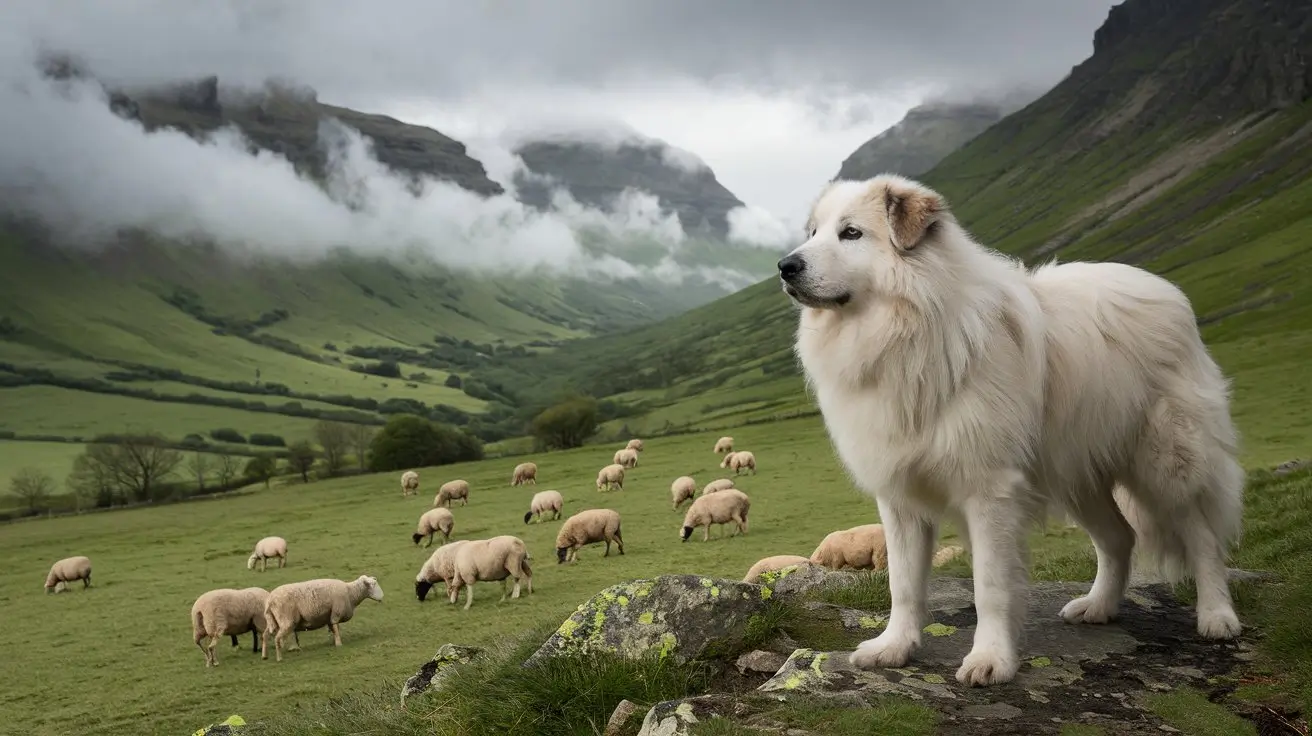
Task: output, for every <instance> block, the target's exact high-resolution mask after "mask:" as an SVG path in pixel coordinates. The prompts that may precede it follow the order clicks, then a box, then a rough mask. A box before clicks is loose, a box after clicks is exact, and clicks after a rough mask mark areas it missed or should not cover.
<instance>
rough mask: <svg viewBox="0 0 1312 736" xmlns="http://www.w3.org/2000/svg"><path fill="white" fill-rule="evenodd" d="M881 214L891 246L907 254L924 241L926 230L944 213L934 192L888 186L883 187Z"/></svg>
mask: <svg viewBox="0 0 1312 736" xmlns="http://www.w3.org/2000/svg"><path fill="white" fill-rule="evenodd" d="M883 200H884V213H885V214H886V215H887V216H888V233H889V237H890V238H891V239H892V240H893V245H894V246H896V247H897V248H899V249H901V250H911V249H912V248H915V247H916V246H917V245H919V244H920V242H921V241H922V240H924V239H925V235H926V234H927V233H928V232H929V228H930V227H931V226H933V225H934V223H935V222H937V221H938V219H939V218H940V217H941V216H942V215H943V214H944V213H945V212H946V211H947V205H946V204H945V203H944V201H943V198H942V197H941V196H939V194H938V193H937V192H934V191H933V190H931V189H928V188H926V187H923V186H920V185H918V184H916V183H915V182H909V181H908V182H897V181H895V182H889V183H887V184H885V185H884V187H883Z"/></svg>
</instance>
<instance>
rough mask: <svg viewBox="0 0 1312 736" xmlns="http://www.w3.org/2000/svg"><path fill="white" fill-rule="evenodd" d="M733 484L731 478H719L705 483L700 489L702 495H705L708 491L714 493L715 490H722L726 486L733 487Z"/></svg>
mask: <svg viewBox="0 0 1312 736" xmlns="http://www.w3.org/2000/svg"><path fill="white" fill-rule="evenodd" d="M733 485H734V484H733V478H720V479H718V480H713V481H711V482H710V483H707V484H706V487H705V488H703V489H702V495H703V496H705V495H706V494H708V493H715V492H716V491H723V490H724V489H726V488H733Z"/></svg>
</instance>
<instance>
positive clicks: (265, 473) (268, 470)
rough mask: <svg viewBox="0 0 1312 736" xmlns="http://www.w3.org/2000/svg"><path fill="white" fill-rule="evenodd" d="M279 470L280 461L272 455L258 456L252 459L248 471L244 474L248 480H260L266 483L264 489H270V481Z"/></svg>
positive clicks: (247, 466) (247, 465)
mask: <svg viewBox="0 0 1312 736" xmlns="http://www.w3.org/2000/svg"><path fill="white" fill-rule="evenodd" d="M277 469H278V461H277V460H274V459H273V457H272V456H270V455H258V456H256V457H253V458H251V459H250V460H249V461H247V463H246V469H245V470H244V471H243V472H242V474H243V475H245V476H246V478H247V479H248V480H258V481H263V482H264V487H265V488H268V487H269V479H270V478H272V477H273V474H274V472H275V471H277Z"/></svg>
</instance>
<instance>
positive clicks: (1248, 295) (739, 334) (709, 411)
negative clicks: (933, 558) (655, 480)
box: [537, 0, 1312, 461]
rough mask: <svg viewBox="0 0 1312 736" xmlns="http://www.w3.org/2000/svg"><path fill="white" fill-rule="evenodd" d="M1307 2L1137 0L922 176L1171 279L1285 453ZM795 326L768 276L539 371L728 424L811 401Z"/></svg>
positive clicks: (1309, 223) (1289, 442)
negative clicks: (1019, 103)
mask: <svg viewBox="0 0 1312 736" xmlns="http://www.w3.org/2000/svg"><path fill="white" fill-rule="evenodd" d="M1307 9H1308V6H1307V4H1306V3H1290V4H1282V3H1271V2H1266V1H1265V0H1127V2H1124V3H1122V4H1121V5H1118V6H1116V7H1115V8H1113V9H1112V11H1111V12H1110V13H1109V15H1108V18H1107V20H1106V22H1105V23H1104V24H1103V26H1102V27H1101V28H1100V29H1099V30H1098V31H1097V34H1096V35H1095V37H1094V52H1093V55H1092V56H1090V57H1089V58H1088V59H1087V60H1085V61H1084V62H1083V63H1081V64H1079V65H1078V66H1076V67H1075V68H1074V69H1072V71H1071V73H1070V74H1069V75H1068V76H1067V77H1066V78H1065V79H1064V80H1062V81H1061V82H1060V83H1059V84H1057V85H1056V86H1055V87H1054V88H1053V89H1052V90H1050V91H1049V92H1048V93H1047V94H1045V95H1043V96H1042V97H1041V98H1039V99H1038V100H1036V101H1034V102H1033V103H1031V104H1029V105H1027V106H1026V107H1025V108H1024V109H1022V110H1019V111H1017V112H1015V113H1013V114H1011V115H1009V116H1007V117H1005V118H1004V119H1002V120H1001V121H999V122H998V123H996V124H994V125H993V126H992V127H990V128H989V129H987V130H986V131H984V132H983V133H982V134H980V135H978V136H976V137H975V138H974V139H973V140H971V141H970V142H969V143H967V144H966V145H965V146H963V147H962V148H961V149H959V150H957V151H955V152H953V153H951V154H950V155H948V156H947V157H946V158H945V159H944V160H943V161H941V162H940V163H939V164H938V165H937V166H935V167H934V168H933V169H932V170H930V171H928V172H926V173H925V174H923V175H922V176H921V177H919V178H921V179H923V180H924V181H926V182H927V183H929V184H930V185H932V186H934V187H936V188H937V189H939V190H940V191H941V192H943V193H944V194H945V196H946V197H947V198H948V201H949V203H950V205H951V206H952V207H953V209H954V211H955V213H956V215H957V217H958V218H959V220H960V221H961V222H962V223H963V224H964V225H965V226H966V227H967V228H968V229H969V230H970V231H971V232H972V233H973V234H974V235H975V237H976V238H978V239H979V240H980V241H981V242H983V243H985V244H988V245H990V246H993V247H996V248H999V249H1001V250H1003V251H1006V252H1009V253H1013V254H1016V255H1019V256H1022V257H1025V258H1027V259H1030V260H1047V259H1050V258H1053V257H1057V258H1060V259H1061V260H1074V259H1093V260H1116V261H1123V262H1127V263H1133V264H1136V265H1140V266H1143V267H1145V268H1148V269H1150V270H1152V271H1154V272H1156V273H1159V274H1162V275H1164V276H1165V277H1167V278H1169V279H1171V280H1172V281H1173V282H1174V283H1176V284H1178V285H1180V286H1181V287H1182V288H1183V289H1184V290H1185V291H1186V292H1187V293H1188V295H1189V297H1190V299H1191V300H1192V302H1193V306H1194V309H1195V310H1196V312H1197V313H1198V315H1199V322H1200V325H1201V326H1202V330H1203V335H1204V338H1205V339H1206V340H1207V341H1208V343H1209V344H1210V346H1211V349H1212V351H1213V354H1214V355H1216V356H1217V358H1218V359H1219V360H1220V361H1221V363H1222V366H1223V368H1224V369H1225V370H1226V372H1227V373H1228V374H1229V375H1230V376H1231V377H1232V379H1233V381H1234V384H1235V395H1236V404H1235V412H1236V418H1237V420H1238V422H1239V424H1240V427H1241V429H1244V430H1247V431H1249V432H1250V433H1251V432H1258V433H1260V434H1261V435H1262V436H1263V437H1264V438H1267V439H1268V440H1270V442H1272V443H1274V445H1273V446H1276V447H1285V448H1286V449H1285V450H1284V451H1285V452H1287V453H1289V456H1296V455H1297V454H1298V453H1299V452H1306V447H1307V444H1306V443H1308V442H1312V435H1309V432H1308V430H1307V427H1306V423H1305V422H1304V421H1303V420H1302V419H1301V417H1304V416H1306V413H1307V412H1308V411H1309V410H1310V409H1312V392H1310V391H1309V390H1308V389H1307V388H1306V386H1307V382H1306V380H1305V378H1306V366H1307V364H1308V363H1309V361H1312V329H1310V328H1312V245H1309V243H1312V177H1310V176H1309V175H1310V174H1312V101H1309V93H1310V92H1312V58H1310V57H1312V13H1308V12H1307ZM795 329H796V318H795V315H794V314H793V310H792V308H791V307H790V306H789V304H788V301H787V299H786V298H785V297H784V295H783V294H782V293H780V291H779V288H778V285H777V283H776V282H775V280H774V279H770V280H767V281H765V282H763V283H761V284H758V285H756V286H753V287H751V288H749V289H746V290H744V291H742V292H738V293H736V294H734V295H732V296H729V297H726V298H725V299H722V300H720V301H717V302H715V303H713V304H709V305H706V306H705V307H702V308H699V309H696V310H693V311H691V312H688V313H686V314H683V315H680V316H678V317H675V318H672V319H670V320H668V321H666V322H663V323H661V324H658V325H653V326H650V327H646V328H642V329H639V330H637V331H635V332H633V333H631V334H628V335H624V336H620V337H613V338H608V339H607V340H606V341H605V343H604V344H602V343H600V342H596V341H590V340H585V341H581V342H579V343H575V344H572V345H571V346H569V347H568V348H566V349H563V350H561V351H557V352H556V354H554V355H553V356H551V360H552V361H555V363H554V364H553V363H546V362H542V363H539V364H538V365H537V369H538V370H540V371H545V372H548V373H554V374H556V375H562V376H567V378H565V379H562V380H564V381H566V382H568V383H571V384H572V385H574V386H576V387H579V388H584V389H590V390H593V391H595V392H597V393H598V394H599V395H610V396H612V397H613V398H616V399H618V400H621V401H623V402H627V403H629V404H630V405H631V406H632V407H633V411H634V412H636V413H640V414H641V415H642V416H640V417H637V416H635V417H629V418H626V419H625V420H624V421H625V422H627V423H628V424H629V426H630V427H631V428H634V429H635V430H637V431H648V432H649V431H659V430H661V429H667V430H669V429H677V428H681V427H727V426H732V425H733V424H735V423H741V422H743V421H754V420H759V419H764V418H768V417H772V416H779V415H781V414H786V413H789V412H795V411H808V410H810V407H811V402H810V401H809V400H808V398H807V397H806V395H805V393H804V391H803V388H802V385H801V381H800V380H799V377H798V374H797V369H796V366H795V362H794V360H793V357H792V355H791V345H792V333H793V331H794V330H795ZM1299 443H1303V444H1302V447H1301V449H1300V447H1299ZM1268 459H1271V458H1268ZM1282 459H1287V458H1274V459H1273V461H1278V460H1282Z"/></svg>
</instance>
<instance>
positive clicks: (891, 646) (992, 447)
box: [779, 175, 1244, 685]
mask: <svg viewBox="0 0 1312 736" xmlns="http://www.w3.org/2000/svg"><path fill="white" fill-rule="evenodd" d="M807 235H808V239H807V241H806V242H805V243H803V244H802V245H801V246H800V247H798V248H797V249H796V250H794V251H793V252H792V253H790V254H789V255H788V256H787V257H785V258H784V259H783V260H781V261H779V274H780V278H781V280H782V282H783V289H784V291H785V292H786V293H787V294H788V296H789V297H791V298H792V299H793V300H794V301H795V302H797V303H798V304H799V305H801V307H802V313H801V320H800V324H799V327H798V331H797V346H796V348H797V354H798V355H799V357H800V358H801V361H802V365H803V367H804V368H805V371H806V377H807V382H808V384H809V386H810V387H811V390H812V392H813V393H814V394H815V396H816V399H817V401H818V403H819V405H820V409H821V411H822V412H823V414H824V418H825V425H826V426H827V428H828V431H829V434H830V437H831V438H832V440H833V443H834V445H835V447H836V448H837V450H838V454H839V456H840V457H841V458H842V460H843V463H844V464H845V465H846V466H847V469H848V471H849V472H850V474H851V475H852V476H853V478H854V480H855V481H856V483H857V484H858V485H859V486H860V488H861V489H862V490H863V491H864V492H866V493H867V494H869V495H872V496H874V498H875V500H876V502H877V504H878V506H879V516H880V520H881V521H882V522H883V524H884V529H885V532H886V534H887V539H888V562H889V565H888V567H889V587H890V589H891V593H892V599H893V607H892V612H891V615H890V617H889V621H888V626H887V628H886V629H885V631H884V632H883V633H882V634H880V635H879V636H878V637H877V638H874V639H871V640H869V641H865V642H862V644H861V645H860V647H859V648H858V649H857V651H856V652H855V653H854V654H853V655H852V662H853V664H855V665H857V666H859V667H864V668H873V667H900V666H902V665H904V664H906V662H907V661H908V660H909V659H910V657H911V655H912V653H913V652H914V651H915V650H916V648H917V647H919V645H920V641H921V627H922V626H924V625H925V624H926V623H927V621H926V620H925V619H926V617H927V613H926V598H927V587H928V577H929V569H930V558H931V556H932V554H933V551H934V542H935V540H936V538H937V536H938V525H939V522H940V520H941V519H943V518H945V517H947V518H950V519H952V520H955V521H956V522H957V523H958V524H960V525H962V527H963V528H964V529H966V530H968V536H969V544H970V548H971V551H972V554H973V557H974V579H975V608H976V611H977V613H978V617H979V622H978V628H977V630H976V632H975V641H974V646H973V648H972V649H971V651H970V653H969V655H967V656H966V658H965V660H964V661H963V662H962V664H961V667H960V669H958V670H957V679H958V680H960V681H961V682H963V683H965V684H968V685H988V684H995V683H1001V682H1007V681H1009V680H1011V679H1012V678H1013V677H1014V676H1015V675H1016V670H1017V669H1018V667H1019V655H1018V651H1017V646H1018V642H1017V639H1018V638H1019V634H1020V630H1021V624H1022V623H1023V621H1024V617H1025V611H1026V595H1027V589H1028V585H1027V574H1026V562H1027V558H1028V554H1027V552H1028V550H1027V545H1026V542H1025V539H1026V536H1025V535H1026V532H1027V530H1028V527H1029V526H1030V525H1031V524H1032V523H1035V522H1036V521H1037V517H1038V516H1039V515H1041V514H1042V512H1043V510H1044V508H1045V507H1047V506H1048V505H1049V504H1052V505H1054V506H1058V507H1061V508H1062V509H1064V510H1065V511H1067V512H1068V513H1069V514H1070V515H1071V516H1072V517H1073V518H1074V519H1075V520H1076V521H1078V522H1079V524H1080V525H1081V526H1082V527H1084V529H1086V530H1087V531H1088V532H1089V535H1090V536H1091V537H1092V538H1093V543H1094V547H1095V548H1096V550H1097V554H1098V574H1097V577H1096V578H1095V580H1094V582H1093V586H1092V588H1091V590H1090V591H1089V594H1088V595H1086V596H1084V597H1081V598H1076V599H1075V600H1072V601H1071V602H1070V603H1068V604H1066V606H1065V608H1063V609H1062V611H1061V615H1062V617H1063V618H1065V619H1066V620H1067V621H1069V622H1072V623H1078V622H1083V623H1105V622H1107V621H1109V620H1111V619H1113V618H1115V617H1116V614H1117V610H1118V608H1119V606H1120V602H1121V599H1122V598H1123V597H1124V595H1125V591H1126V587H1127V585H1128V583H1129V576H1130V562H1131V553H1132V551H1133V549H1134V545H1135V542H1136V539H1137V541H1138V542H1139V544H1140V547H1141V551H1142V552H1143V553H1145V554H1146V555H1148V557H1150V558H1151V559H1153V561H1155V562H1156V563H1157V564H1158V569H1159V570H1160V571H1161V572H1162V573H1163V574H1164V575H1165V576H1166V577H1167V578H1168V579H1171V580H1178V579H1180V578H1181V577H1183V576H1186V575H1188V576H1192V577H1193V579H1194V580H1195V581H1196V582H1197V587H1198V606H1197V617H1198V633H1199V634H1201V635H1202V636H1204V637H1207V638H1210V639H1225V638H1231V637H1234V636H1237V635H1238V634H1239V631H1240V624H1239V619H1238V618H1237V617H1236V616H1235V611H1234V606H1233V604H1232V602H1231V599H1230V591H1229V588H1228V587H1227V581H1226V557H1227V554H1228V551H1229V545H1230V544H1231V543H1233V542H1234V541H1235V540H1236V539H1237V538H1238V536H1239V529H1240V521H1241V512H1242V491H1243V483H1244V474H1243V471H1242V469H1241V468H1240V466H1239V464H1238V463H1237V462H1236V460H1235V453H1236V448H1237V444H1238V439H1237V437H1236V433H1235V430H1234V427H1233V425H1232V424H1231V420H1230V413H1229V407H1228V388H1227V384H1226V381H1225V379H1224V378H1223V376H1222V375H1221V372H1220V370H1219V369H1218V367H1217V366H1216V363H1215V362H1213V360H1212V359H1211V356H1210V355H1209V354H1208V352H1207V349H1206V348H1205V347H1204V345H1203V342H1202V339H1201V338H1200V337H1199V334H1198V329H1197V326H1196V324H1195V321H1194V314H1193V309H1192V307H1191V306H1190V304H1189V301H1188V299H1187V298H1186V297H1185V295H1184V294H1183V293H1182V292H1181V291H1180V290H1179V289H1177V288H1176V287H1175V286H1173V285H1172V284H1171V283H1170V282H1168V281H1166V280H1164V279H1162V278H1159V277H1157V276H1154V275H1152V274H1150V273H1148V272H1146V271H1143V270H1141V269H1138V268H1134V267H1132V266H1127V265H1122V264H1116V263H1097V264H1094V263H1069V264H1065V265H1060V266H1056V265H1049V266H1044V267H1041V268H1038V269H1037V270H1035V271H1033V272H1030V271H1027V270H1026V269H1025V268H1024V266H1023V265H1022V264H1020V263H1018V262H1016V261H1014V260H1012V259H1010V258H1007V257H1005V256H1003V255H1001V254H999V253H997V252H994V251H992V250H989V249H987V248H985V247H984V246H981V245H980V244H978V243H976V242H975V241H974V240H972V239H971V237H970V235H968V234H967V233H966V232H965V230H964V229H962V228H961V227H960V226H959V225H958V224H957V222H956V220H955V218H954V217H953V216H952V214H951V213H950V212H949V210H948V207H947V204H946V202H945V201H944V199H943V197H942V196H941V195H939V194H938V193H937V192H934V191H932V190H930V189H928V188H927V187H925V186H924V185H922V184H920V183H918V182H915V181H911V180H909V179H905V178H902V177H898V176H892V175H884V176H879V177H876V178H874V179H870V180H867V181H862V182H854V181H839V182H834V183H832V184H830V185H829V186H828V187H827V188H826V189H825V190H824V191H823V192H822V193H821V195H820V197H819V199H818V200H817V201H816V203H815V205H814V207H813V208H812V211H811V216H810V218H809V222H808V224H807ZM1127 518H1128V521H1127Z"/></svg>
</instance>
